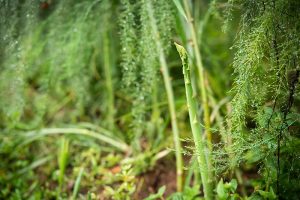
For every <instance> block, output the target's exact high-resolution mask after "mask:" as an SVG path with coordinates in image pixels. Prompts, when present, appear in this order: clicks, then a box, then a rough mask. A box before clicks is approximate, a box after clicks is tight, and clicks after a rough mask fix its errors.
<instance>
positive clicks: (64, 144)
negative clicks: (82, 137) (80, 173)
mask: <svg viewBox="0 0 300 200" xmlns="http://www.w3.org/2000/svg"><path fill="white" fill-rule="evenodd" d="M68 157H69V140H68V139H66V138H65V137H63V138H62V140H61V146H60V149H59V154H58V166H59V177H58V183H59V187H58V193H57V195H58V196H60V193H61V191H62V187H63V182H64V177H65V171H66V167H67V164H68Z"/></svg>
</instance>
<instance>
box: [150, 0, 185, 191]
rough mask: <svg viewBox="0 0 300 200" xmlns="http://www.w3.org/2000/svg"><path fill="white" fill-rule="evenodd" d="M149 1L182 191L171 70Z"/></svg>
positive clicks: (180, 161) (178, 188)
mask: <svg viewBox="0 0 300 200" xmlns="http://www.w3.org/2000/svg"><path fill="white" fill-rule="evenodd" d="M146 2H147V10H148V14H149V18H150V23H151V26H152V29H153V32H154V34H155V43H156V49H157V51H158V53H159V62H160V65H161V70H162V75H163V79H164V84H165V88H166V92H167V98H168V106H169V112H170V115H171V124H172V132H173V138H174V144H175V151H176V152H175V153H176V174H177V191H182V186H183V180H182V174H183V160H182V155H181V152H182V150H181V143H180V137H179V130H178V125H177V118H176V111H175V101H174V94H173V89H172V84H171V78H170V75H169V70H168V66H167V62H166V57H165V54H164V51H163V47H162V44H161V42H160V35H159V31H158V28H157V24H156V20H155V18H154V13H153V8H152V4H151V1H148V0H147V1H146Z"/></svg>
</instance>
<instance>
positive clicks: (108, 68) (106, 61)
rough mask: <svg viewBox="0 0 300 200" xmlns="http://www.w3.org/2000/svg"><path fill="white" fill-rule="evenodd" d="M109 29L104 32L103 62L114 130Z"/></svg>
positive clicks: (110, 116)
mask: <svg viewBox="0 0 300 200" xmlns="http://www.w3.org/2000/svg"><path fill="white" fill-rule="evenodd" d="M109 46H110V44H109V38H108V30H106V31H104V33H103V62H104V63H103V64H104V73H105V84H106V89H107V102H108V110H107V117H108V128H109V129H110V130H113V128H114V113H115V109H114V88H113V81H112V73H111V67H112V65H111V60H110V48H109Z"/></svg>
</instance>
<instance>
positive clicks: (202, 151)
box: [175, 43, 213, 200]
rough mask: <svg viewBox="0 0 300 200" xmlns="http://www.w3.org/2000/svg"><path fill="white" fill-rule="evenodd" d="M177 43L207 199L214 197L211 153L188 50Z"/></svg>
mask: <svg viewBox="0 0 300 200" xmlns="http://www.w3.org/2000/svg"><path fill="white" fill-rule="evenodd" d="M175 45H176V48H177V51H178V53H179V54H180V58H181V61H182V66H183V75H184V83H185V90H186V99H187V105H188V110H189V117H190V124H191V129H192V133H193V139H194V143H195V150H196V156H197V161H198V164H199V169H200V174H201V179H202V184H203V191H204V197H205V199H206V200H210V199H213V187H212V183H213V177H212V176H211V174H210V173H209V171H210V170H209V169H208V166H209V165H208V162H209V161H208V158H209V155H208V154H207V153H206V147H205V146H206V145H205V141H203V139H202V134H201V133H202V129H201V125H200V123H199V121H198V117H197V102H196V99H195V96H194V94H193V88H192V84H191V78H190V67H189V63H188V56H187V52H186V50H185V49H184V48H183V47H182V46H180V45H178V44H176V43H175Z"/></svg>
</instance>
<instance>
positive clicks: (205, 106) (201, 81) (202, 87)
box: [183, 0, 212, 150]
mask: <svg viewBox="0 0 300 200" xmlns="http://www.w3.org/2000/svg"><path fill="white" fill-rule="evenodd" d="M183 4H184V10H185V12H186V17H187V23H188V27H189V29H190V31H191V37H192V47H193V49H194V53H195V59H196V65H197V69H198V73H199V87H200V92H201V103H202V106H203V110H204V126H205V133H206V137H207V145H208V148H209V149H210V150H212V136H211V131H210V119H209V118H210V114H209V106H208V100H207V93H206V88H205V76H204V67H203V63H202V58H201V53H200V50H199V46H198V40H197V34H196V30H195V26H194V24H193V18H192V15H191V12H190V8H189V5H188V0H183Z"/></svg>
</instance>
